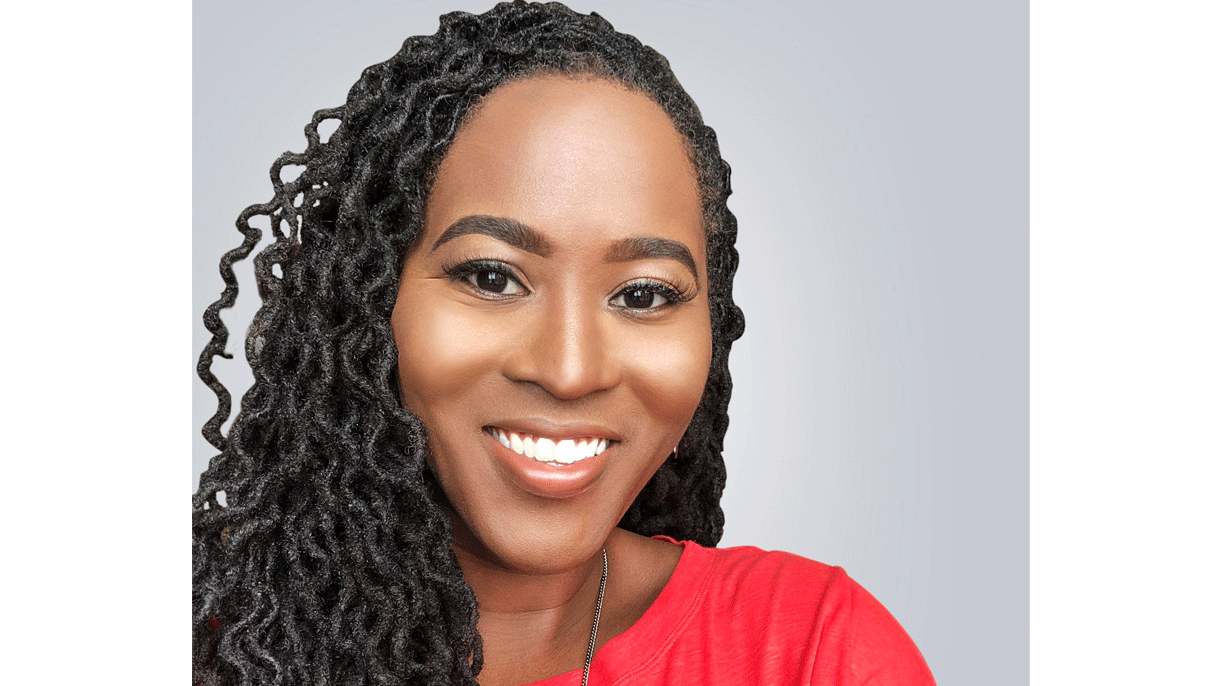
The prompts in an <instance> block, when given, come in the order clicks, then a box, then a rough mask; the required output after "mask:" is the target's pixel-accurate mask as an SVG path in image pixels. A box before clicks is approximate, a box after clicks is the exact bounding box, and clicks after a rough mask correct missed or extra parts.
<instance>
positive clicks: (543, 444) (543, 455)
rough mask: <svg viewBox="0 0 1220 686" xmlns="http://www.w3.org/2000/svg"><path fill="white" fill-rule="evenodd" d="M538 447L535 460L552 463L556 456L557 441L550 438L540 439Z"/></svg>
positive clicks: (535, 449) (535, 450)
mask: <svg viewBox="0 0 1220 686" xmlns="http://www.w3.org/2000/svg"><path fill="white" fill-rule="evenodd" d="M536 445H537V447H535V448H534V453H535V454H534V459H536V460H542V461H543V462H550V461H551V458H552V457H554V456H555V441H552V440H551V439H549V438H539V439H538V443H537V444H536Z"/></svg>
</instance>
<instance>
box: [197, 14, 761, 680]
mask: <svg viewBox="0 0 1220 686" xmlns="http://www.w3.org/2000/svg"><path fill="white" fill-rule="evenodd" d="M542 72H546V73H558V74H569V75H586V76H593V77H597V78H605V79H609V80H613V81H615V82H618V83H620V84H622V85H623V86H625V87H627V88H630V89H633V90H636V91H639V92H642V93H645V94H647V95H648V96H649V97H651V98H652V99H653V100H654V101H656V102H657V103H658V104H659V105H660V106H661V107H662V108H663V109H664V110H665V111H666V112H667V113H668V114H669V116H670V118H671V120H672V121H673V123H674V125H675V127H676V128H677V130H678V131H679V133H681V134H682V136H683V137H684V138H685V139H686V141H687V147H688V151H689V154H690V157H691V160H692V163H693V166H694V168H695V170H696V174H697V176H698V179H699V185H700V188H701V194H702V202H703V212H704V220H705V225H706V230H707V236H708V240H707V263H708V284H709V297H710V308H711V323H712V331H713V355H712V363H711V369H710V372H709V375H708V380H707V385H706V387H705V390H704V395H703V398H702V400H701V402H700V404H699V407H698V409H697V410H696V412H695V415H694V418H693V419H692V420H691V423H690V426H689V427H688V429H687V431H686V433H685V435H684V437H683V438H682V441H681V443H680V445H679V450H678V454H679V456H680V458H679V459H677V460H667V461H666V462H665V463H664V465H663V466H662V467H661V468H660V470H659V471H658V472H657V474H656V475H655V476H654V477H653V478H652V480H651V481H650V482H649V483H648V485H647V486H646V487H645V488H644V490H643V491H642V492H641V493H640V495H639V497H638V498H637V499H636V500H635V502H634V503H633V504H632V505H631V507H630V509H629V510H628V511H627V514H626V515H625V516H624V517H623V520H622V522H621V526H622V527H624V528H626V529H628V530H630V531H634V532H636V533H639V534H643V535H655V534H666V535H669V536H672V537H674V538H676V539H680V540H681V539H687V540H694V541H697V542H698V543H700V544H702V545H705V546H713V545H715V544H716V543H717V542H718V541H719V540H720V536H721V534H722V531H723V527H724V515H723V513H722V511H721V508H720V495H721V492H722V491H723V489H724V482H725V468H724V462H723V459H722V458H721V451H722V449H723V443H724V434H725V431H726V429H727V428H728V411H727V410H728V402H729V394H730V391H731V388H732V383H731V380H730V378H729V370H728V354H729V348H730V346H731V345H732V343H733V341H735V340H736V339H737V338H739V337H740V336H741V333H742V330H743V328H744V320H743V318H742V315H741V311H740V309H738V307H737V306H736V305H735V304H734V303H733V299H732V280H733V274H734V273H735V271H736V269H737V251H736V249H735V248H734V241H735V239H736V235H737V224H736V220H735V218H734V217H733V215H732V213H730V212H729V210H728V208H727V206H726V200H727V198H728V196H729V193H730V187H729V167H728V165H727V164H726V163H725V162H724V161H723V160H722V159H721V157H720V153H719V147H718V145H717V143H716V136H715V133H714V132H713V131H712V130H711V129H710V128H708V127H707V126H705V125H704V124H703V122H702V118H701V116H700V114H699V110H698V109H697V108H696V106H695V104H694V102H693V101H692V100H691V99H690V97H689V96H688V95H687V94H686V92H685V91H684V90H683V89H682V87H681V86H680V85H679V84H678V81H677V80H676V79H675V78H674V76H673V73H672V72H671V71H670V69H669V65H668V62H667V61H666V60H665V58H664V57H662V56H661V55H659V54H657V53H656V52H655V51H654V50H652V49H651V48H648V47H646V46H644V45H642V44H641V43H640V42H639V41H638V40H636V39H635V38H633V37H631V36H627V35H624V34H620V33H617V32H615V31H614V29H613V27H611V25H610V24H609V23H608V22H606V21H605V20H604V19H602V18H601V17H600V16H598V15H597V14H591V15H588V16H585V15H581V14H577V13H575V12H573V11H571V10H569V9H568V8H566V7H564V6H562V5H560V4H557V3H550V4H545V5H539V4H527V3H524V2H521V0H518V1H517V2H513V3H502V4H500V5H497V6H496V7H495V8H494V9H492V10H490V11H488V12H486V13H485V14H482V15H477V16H476V15H471V14H467V13H463V12H455V13H452V14H448V15H445V16H443V17H441V20H440V29H439V30H438V31H437V32H436V34H435V35H432V36H419V37H414V38H410V39H408V40H407V41H406V42H405V43H404V44H403V47H402V49H401V50H400V51H399V52H398V54H396V55H394V57H392V58H390V59H389V60H387V61H386V62H383V63H381V64H377V65H374V66H372V67H369V68H368V69H366V70H365V71H364V73H363V74H362V75H361V77H360V80H359V81H358V82H357V83H356V84H355V86H353V87H352V89H351V91H350V92H349V93H348V97H347V102H346V104H344V105H343V106H341V107H337V108H334V109H326V110H321V111H319V112H317V113H316V114H315V115H314V116H313V119H312V121H310V123H309V125H308V126H306V128H305V135H306V138H307V139H308V146H307V148H306V149H305V151H304V152H303V153H285V154H284V155H282V156H281V157H280V158H279V159H278V160H277V161H276V162H275V164H274V165H273V166H272V168H271V180H272V184H273V185H274V188H275V196H274V198H273V199H272V200H271V201H270V202H268V203H265V204H261V205H254V206H251V207H249V208H247V209H246V210H245V211H243V212H242V213H241V215H240V217H239V218H238V221H237V226H238V229H239V230H240V231H241V232H242V233H243V234H244V236H245V240H244V241H243V242H242V244H241V246H239V247H238V248H235V249H234V250H232V251H230V252H228V253H227V254H226V255H225V256H224V257H223V258H222V259H221V261H220V273H221V276H222V277H223V279H224V283H225V288H224V291H223V293H222V295H221V297H220V299H219V300H217V301H216V302H215V303H213V304H212V305H211V306H210V307H209V308H208V309H207V311H206V313H205V314H204V323H205V324H206V326H207V328H208V330H209V331H210V332H211V333H212V339H211V341H210V342H209V343H208V345H207V347H206V348H205V349H204V351H203V354H202V355H201V356H200V360H199V368H198V372H199V376H200V377H201V378H202V379H203V380H204V382H205V383H206V384H207V385H208V386H209V387H210V388H211V389H212V390H213V391H214V392H215V394H216V396H217V399H218V408H217V411H216V414H215V415H214V416H213V417H212V418H211V419H210V420H209V421H208V422H207V423H206V424H205V426H204V429H203V433H204V436H205V437H206V438H207V439H208V441H209V442H210V443H211V444H212V445H213V446H215V447H216V448H217V449H218V450H220V451H221V452H220V454H219V455H217V456H216V457H215V458H213V459H212V461H211V463H210V465H209V467H208V469H207V471H205V472H204V473H203V475H202V476H201V477H200V483H199V491H198V492H197V493H196V494H195V497H194V502H193V504H194V519H193V533H194V590H193V610H194V636H195V639H194V671H195V679H194V681H195V683H206V684H242V685H246V684H317V685H329V684H335V685H338V684H344V685H346V684H438V685H439V684H474V683H475V676H476V675H477V674H478V673H479V671H480V669H481V667H482V643H481V639H480V638H479V635H478V632H477V630H476V619H477V609H476V605H475V598H474V594H473V593H472V592H471V589H470V587H469V586H468V585H467V584H466V582H465V581H464V580H463V577H462V572H461V569H460V568H459V566H458V564H457V560H456V558H455V557H454V554H453V552H452V550H451V547H450V544H451V539H450V530H449V522H448V520H447V519H446V517H445V515H444V514H443V513H442V512H441V511H440V509H439V508H438V506H437V504H436V502H435V500H434V498H433V495H432V488H433V486H431V485H430V484H431V483H432V482H431V481H430V480H429V479H428V476H427V474H426V454H427V446H426V443H425V438H424V429H423V426H422V425H421V424H420V422H419V420H418V419H416V418H415V417H414V415H412V414H410V413H409V412H407V411H406V410H405V409H404V408H403V407H402V405H401V403H400V402H399V397H398V390H397V381H396V369H397V349H396V347H395V345H394V339H393V336H392V333H391V328H390V313H391V310H392V309H393V307H394V301H395V296H396V293H397V288H398V279H399V275H400V272H401V269H402V263H403V260H404V257H405V253H406V250H407V246H408V245H409V244H410V243H411V241H412V239H413V238H414V237H415V235H416V234H417V233H418V232H419V230H420V227H421V221H422V214H423V211H424V204H425V200H426V198H427V194H428V190H429V187H430V184H431V182H432V179H433V177H434V175H435V171H436V168H437V165H438V164H439V162H440V160H441V158H442V157H443V156H444V154H445V151H446V150H447V149H448V146H449V144H450V143H451V142H452V141H453V138H454V135H455V133H456V131H457V129H458V127H459V125H460V123H461V122H462V120H463V118H464V117H465V116H466V114H467V113H468V112H469V111H470V110H471V108H472V107H474V106H476V105H477V103H478V102H479V100H480V98H482V97H483V96H485V95H487V94H488V93H489V92H490V91H492V90H493V89H494V88H496V87H497V86H499V85H502V84H504V83H505V82H507V81H509V80H512V79H518V78H522V77H525V76H528V75H530V74H537V73H542ZM327 120H337V121H338V127H337V128H336V129H335V130H334V132H333V133H332V134H331V135H330V136H329V138H328V139H327V140H325V141H323V140H322V136H321V135H320V134H319V130H318V129H319V125H320V124H322V122H324V121H327ZM287 166H300V167H302V168H303V169H302V171H301V172H300V175H299V176H297V177H296V178H295V179H293V180H291V181H284V180H282V179H281V171H282V170H283V169H284V167H287ZM256 216H266V217H269V218H270V220H271V227H272V232H273V235H274V239H275V240H274V242H273V243H271V244H270V245H268V246H267V247H266V248H265V249H264V250H262V251H261V252H260V253H259V254H258V255H256V256H255V257H254V271H255V276H256V281H257V284H258V288H259V293H260V295H261V296H262V299H263V305H262V307H261V309H259V311H258V313H257V315H256V316H255V318H254V321H253V323H252V325H251V327H250V330H249V333H248V335H247V337H246V341H245V351H246V356H247V358H248V359H249V361H250V366H251V368H252V370H253V373H254V385H253V386H252V387H251V389H250V390H249V391H248V392H247V393H246V395H245V396H244V398H243V400H242V404H241V411H240V412H239V413H238V415H237V417H236V418H235V419H234V421H233V425H232V427H231V428H230V430H229V433H228V436H224V435H222V433H221V430H220V428H221V425H222V424H223V422H224V421H226V420H227V419H228V417H229V414H230V409H231V408H230V404H231V398H230V395H229V392H228V391H227V389H225V387H224V386H223V384H221V383H220V382H219V381H218V380H217V379H216V377H215V376H214V375H213V374H212V372H211V365H212V361H213V360H214V358H215V357H216V356H218V355H219V356H222V357H231V355H228V354H227V353H225V345H226V343H227V341H228V331H227V329H226V328H225V326H224V324H223V323H222V322H221V320H220V316H219V313H220V310H222V309H225V308H228V307H231V306H232V305H233V303H234V302H235V300H236V297H237V280H236V277H235V276H234V273H233V269H232V265H233V264H234V262H237V261H239V260H242V259H245V258H246V257H248V256H249V255H250V253H251V252H252V251H253V250H254V248H255V246H256V245H257V244H258V242H259V240H260V239H261V236H262V232H261V231H260V230H259V229H257V228H254V227H253V226H251V224H250V220H251V219H252V218H254V217H256ZM277 268H278V272H279V273H278V274H277ZM222 492H223V494H224V501H225V505H223V506H222V505H221V504H220V502H219V501H218V499H217V496H218V494H219V493H222Z"/></svg>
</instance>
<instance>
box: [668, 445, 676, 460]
mask: <svg viewBox="0 0 1220 686" xmlns="http://www.w3.org/2000/svg"><path fill="white" fill-rule="evenodd" d="M669 459H671V460H676V459H678V446H676V445H675V446H674V453H673V454H672V455H670V456H669Z"/></svg>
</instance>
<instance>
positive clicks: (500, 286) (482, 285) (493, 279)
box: [444, 260, 528, 297]
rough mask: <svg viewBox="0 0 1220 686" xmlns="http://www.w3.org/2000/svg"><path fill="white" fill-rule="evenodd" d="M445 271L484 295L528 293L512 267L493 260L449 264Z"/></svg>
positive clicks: (454, 279)
mask: <svg viewBox="0 0 1220 686" xmlns="http://www.w3.org/2000/svg"><path fill="white" fill-rule="evenodd" d="M444 269H445V273H446V274H448V275H449V278H450V279H453V281H455V282H462V283H465V284H466V285H467V286H469V287H471V288H474V289H475V290H476V291H478V292H479V293H481V294H482V295H483V296H484V297H488V296H493V295H502V296H513V295H526V294H527V293H528V291H527V290H526V289H525V287H524V286H522V285H521V281H520V280H519V279H518V278H517V277H516V276H514V275H513V271H512V268H511V267H509V266H508V265H505V264H503V263H501V262H496V261H491V260H472V261H470V262H465V263H463V264H459V265H454V266H447V267H445V268H444Z"/></svg>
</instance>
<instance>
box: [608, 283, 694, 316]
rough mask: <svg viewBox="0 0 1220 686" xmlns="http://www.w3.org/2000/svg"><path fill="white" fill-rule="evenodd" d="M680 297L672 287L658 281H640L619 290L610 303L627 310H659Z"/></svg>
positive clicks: (678, 300) (679, 300)
mask: <svg viewBox="0 0 1220 686" xmlns="http://www.w3.org/2000/svg"><path fill="white" fill-rule="evenodd" d="M681 301H682V299H681V297H680V296H679V295H678V294H677V293H675V292H674V291H673V289H672V288H669V287H668V286H665V285H662V284H660V283H653V282H642V283H639V284H633V285H630V286H627V287H626V288H624V289H623V290H621V291H619V292H618V293H617V294H616V295H615V296H614V298H613V299H611V300H610V304H611V305H614V306H615V307H621V308H623V309H627V310H654V311H655V310H659V309H661V308H663V307H666V306H669V305H672V304H674V303H676V302H681Z"/></svg>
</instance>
